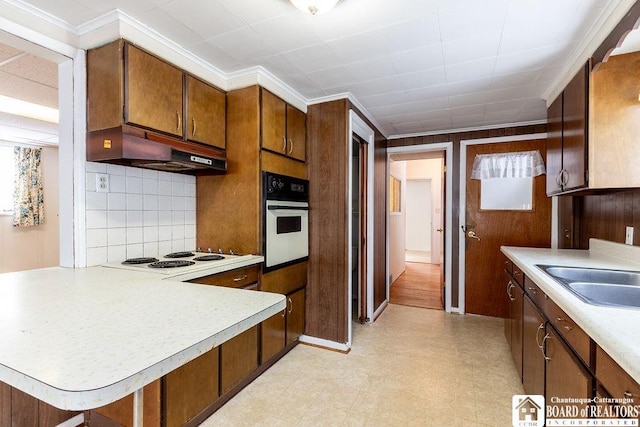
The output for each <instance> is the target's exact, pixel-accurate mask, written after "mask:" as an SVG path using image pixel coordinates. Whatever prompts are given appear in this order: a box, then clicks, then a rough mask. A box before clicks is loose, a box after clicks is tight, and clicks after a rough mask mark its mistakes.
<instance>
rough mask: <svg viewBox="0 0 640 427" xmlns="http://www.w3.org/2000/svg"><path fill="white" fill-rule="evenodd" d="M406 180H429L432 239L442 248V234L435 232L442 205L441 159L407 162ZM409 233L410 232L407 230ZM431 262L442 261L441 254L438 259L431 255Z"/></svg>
mask: <svg viewBox="0 0 640 427" xmlns="http://www.w3.org/2000/svg"><path fill="white" fill-rule="evenodd" d="M406 163H407V175H406V178H407V179H429V180H431V195H432V199H431V209H432V212H431V218H432V233H431V235H432V236H433V238H434V239H439V240H438V241H437V242H436V246H437V247H439V248H442V243H441V239H442V238H443V236H442V234H443V233H438V232H436V231H435V230H436V229H438V228H442V221H443V217H442V211H441V206H442V205H443V200H442V197H444V195H443V194H442V191H441V190H440V189H441V188H442V167H443V163H444V160H443V159H422V160H410V161H407V162H406ZM407 231H408V232H410V230H407ZM431 257H432V262H433V263H434V264H437V263H439V262H440V259H442V254H440V259H438V257H437V256H436V254H435V253H432V255H431Z"/></svg>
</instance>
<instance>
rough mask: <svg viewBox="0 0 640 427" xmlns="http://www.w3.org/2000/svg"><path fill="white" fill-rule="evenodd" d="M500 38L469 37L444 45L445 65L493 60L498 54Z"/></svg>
mask: <svg viewBox="0 0 640 427" xmlns="http://www.w3.org/2000/svg"><path fill="white" fill-rule="evenodd" d="M499 47H500V36H480V37H473V36H469V37H466V38H462V39H458V40H454V41H451V42H448V43H443V44H442V51H443V55H444V63H445V65H453V64H458V63H461V62H470V61H476V60H478V59H484V58H492V57H495V56H496V55H497V54H498V48H499Z"/></svg>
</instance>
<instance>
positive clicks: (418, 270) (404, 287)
mask: <svg viewBox="0 0 640 427" xmlns="http://www.w3.org/2000/svg"><path fill="white" fill-rule="evenodd" d="M440 283H441V280H440V265H438V264H424V263H418V262H408V263H406V266H405V271H404V273H402V274H401V275H400V277H398V278H397V279H396V280H395V281H394V282H393V284H392V285H391V288H390V290H389V294H390V295H389V302H390V303H391V304H401V305H410V306H413V307H422V308H431V309H436V310H442V309H443V306H444V304H443V300H444V299H443V295H442V287H441V286H440Z"/></svg>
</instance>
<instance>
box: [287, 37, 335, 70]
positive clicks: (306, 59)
mask: <svg viewBox="0 0 640 427" xmlns="http://www.w3.org/2000/svg"><path fill="white" fill-rule="evenodd" d="M282 55H283V56H284V57H285V58H287V59H288V60H289V61H291V63H292V64H294V66H295V67H296V69H298V70H300V71H301V72H302V73H305V74H306V73H310V72H314V71H320V70H324V69H327V68H335V67H337V66H340V65H343V61H342V60H341V59H339V58H338V56H337V55H336V54H335V53H334V52H333V50H331V49H330V48H329V46H328V45H326V44H325V43H320V44H317V45H313V46H306V47H304V48H302V49H296V50H292V51H288V52H284V53H283V54H282Z"/></svg>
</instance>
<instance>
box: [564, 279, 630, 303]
mask: <svg viewBox="0 0 640 427" xmlns="http://www.w3.org/2000/svg"><path fill="white" fill-rule="evenodd" d="M568 287H569V290H571V291H573V292H574V293H576V294H578V295H580V296H581V297H582V299H583V300H585V301H586V302H589V303H591V304H597V305H613V306H619V307H640V287H638V286H632V285H614V284H611V283H588V282H572V283H569V285H568Z"/></svg>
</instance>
